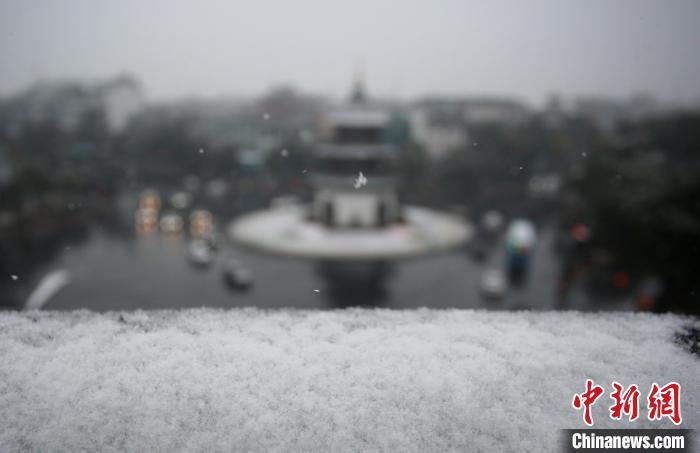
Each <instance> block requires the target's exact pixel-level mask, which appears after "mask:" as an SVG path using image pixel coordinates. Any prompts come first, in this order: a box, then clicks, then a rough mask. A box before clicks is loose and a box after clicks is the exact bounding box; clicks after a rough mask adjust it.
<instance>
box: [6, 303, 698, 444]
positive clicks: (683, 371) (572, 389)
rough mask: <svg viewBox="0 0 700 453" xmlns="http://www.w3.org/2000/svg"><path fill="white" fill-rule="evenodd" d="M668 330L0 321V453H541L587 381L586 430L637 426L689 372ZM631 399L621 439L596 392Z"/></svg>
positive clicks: (383, 314)
mask: <svg viewBox="0 0 700 453" xmlns="http://www.w3.org/2000/svg"><path fill="white" fill-rule="evenodd" d="M691 322H692V321H691V320H690V319H688V318H682V317H678V316H671V315H668V316H653V315H643V314H631V313H630V314H600V315H598V314H582V313H574V312H565V313H533V312H519V313H508V312H479V311H476V312H475V311H458V310H428V309H422V310H417V311H390V310H359V309H357V310H346V311H328V312H327V311H314V312H311V311H268V312H264V311H259V310H255V309H239V310H231V311H217V310H209V309H200V310H185V311H154V312H129V313H126V312H125V313H107V314H97V313H92V312H87V311H78V312H65V313H59V312H24V313H15V312H12V313H3V314H0V417H1V418H2V430H1V432H0V451H3V452H11V451H20V450H21V451H42V452H51V451H71V452H79V451H149V452H150V451H261V452H268V451H318V452H331V451H332V452H344V451H403V452H411V451H415V452H431V451H533V452H535V451H536V452H539V451H556V450H557V449H558V443H557V442H558V441H559V436H560V433H559V429H560V428H581V427H584V425H583V422H582V417H581V413H580V412H579V411H574V409H573V408H572V407H571V399H572V396H573V394H574V393H576V392H582V391H583V388H584V383H585V380H586V378H592V379H594V380H595V382H596V383H597V384H600V385H602V386H603V387H604V388H605V389H606V393H605V395H604V396H603V398H601V399H600V400H599V402H598V403H597V404H596V405H595V406H594V410H593V417H594V422H595V427H609V428H612V427H619V428H621V427H627V428H629V427H636V428H645V427H652V426H653V427H672V425H671V424H670V422H668V421H667V420H664V421H663V422H655V423H652V422H649V421H648V420H646V394H647V392H648V390H649V386H650V385H651V383H652V382H658V383H659V384H662V385H663V384H665V383H667V382H670V381H678V382H680V383H681V385H682V412H683V417H684V420H683V425H682V427H684V428H700V426H699V425H698V422H699V421H700V400H699V396H698V395H700V392H699V390H700V379H698V377H699V376H700V359H698V357H697V356H695V355H692V354H690V353H689V352H688V351H686V350H684V349H683V348H682V347H681V346H679V345H678V344H677V343H676V342H674V335H675V334H676V333H677V332H679V331H681V330H682V329H683V327H684V326H686V325H688V324H689V323H691ZM613 380H616V381H618V382H620V383H622V384H624V385H629V384H633V383H634V384H637V385H639V386H640V387H641V391H642V399H641V400H640V408H641V409H642V416H641V417H640V419H639V420H637V421H636V422H634V423H629V422H624V421H613V420H610V418H609V417H608V415H607V408H608V406H609V405H610V404H611V403H610V402H611V400H610V398H609V394H610V388H611V382H612V381H613Z"/></svg>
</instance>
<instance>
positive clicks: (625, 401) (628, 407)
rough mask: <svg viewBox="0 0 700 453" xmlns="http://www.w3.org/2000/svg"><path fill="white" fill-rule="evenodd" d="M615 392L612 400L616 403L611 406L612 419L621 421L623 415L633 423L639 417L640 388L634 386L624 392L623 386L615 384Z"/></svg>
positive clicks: (611, 396)
mask: <svg viewBox="0 0 700 453" xmlns="http://www.w3.org/2000/svg"><path fill="white" fill-rule="evenodd" d="M612 385H613V389H615V390H613V392H612V393H611V394H610V398H612V399H613V401H614V403H613V405H612V406H610V418H612V419H613V420H620V419H621V418H622V414H626V415H627V416H628V417H629V421H631V422H633V421H635V420H636V419H637V418H638V417H639V387H637V386H636V385H634V384H632V385H630V386H629V387H627V389H626V390H625V391H624V392H623V389H624V388H623V387H622V385H620V384H618V383H617V382H613V383H612Z"/></svg>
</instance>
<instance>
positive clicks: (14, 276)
mask: <svg viewBox="0 0 700 453" xmlns="http://www.w3.org/2000/svg"><path fill="white" fill-rule="evenodd" d="M10 277H11V278H12V280H17V279H18V278H19V277H18V276H17V275H16V274H12V275H11V276H10Z"/></svg>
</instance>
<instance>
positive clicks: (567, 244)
mask: <svg viewBox="0 0 700 453" xmlns="http://www.w3.org/2000/svg"><path fill="white" fill-rule="evenodd" d="M142 3H144V2H136V1H126V2H110V3H107V2H87V1H85V2H83V1H77V0H67V1H45V2H21V1H3V2H2V5H1V6H0V7H1V8H2V14H0V68H1V70H0V305H1V306H2V308H3V309H22V308H43V309H77V308H87V309H92V310H117V309H136V308H144V309H155V308H178V307H194V306H213V307H235V306H257V307H264V308H274V307H297V308H336V307H346V306H354V305H362V306H381V307H390V308H412V307H420V306H427V307H432V308H437V307H458V308H487V309H496V310H504V309H505V310H511V309H577V310H633V311H659V312H665V311H674V312H683V313H695V314H697V313H699V312H700V308H699V307H700V299H699V297H700V294H699V291H700V270H699V269H700V266H699V263H698V262H699V258H700V159H699V157H700V154H699V153H700V59H698V55H700V4H699V3H697V2H694V1H687V2H685V1H677V2H670V3H669V2H645V1H613V2H609V1H594V2H567V1H564V2H561V1H535V2H527V3H513V2H499V1H496V2H488V3H487V2H483V3H482V2H463V1H437V2H408V3H405V2H401V4H400V5H399V3H398V2H391V1H369V0H359V1H354V2H342V3H341V2H321V1H301V2H286V3H282V2H264V1H263V2H254V3H253V2H243V1H234V2H187V3H186V2H165V1H154V2H146V3H147V4H142ZM358 92H360V93H361V96H362V97H364V98H366V99H367V102H371V104H372V106H373V108H375V109H381V111H382V112H385V114H386V115H387V118H388V120H387V122H386V124H385V125H384V126H385V127H384V129H383V130H382V136H381V141H382V143H384V144H388V145H390V146H391V147H392V149H395V150H396V152H395V167H392V172H394V173H393V174H395V175H396V176H397V178H398V181H399V184H398V186H397V188H396V190H397V194H398V197H399V199H400V200H401V203H403V204H410V205H418V206H425V207H429V208H431V209H434V210H436V211H439V212H443V213H449V214H451V215H453V216H456V217H458V218H460V219H462V221H463V222H464V223H465V224H466V225H469V226H470V227H471V229H472V231H473V236H472V237H471V239H470V240H469V241H467V242H466V243H464V244H462V245H459V246H458V247H454V248H452V249H451V250H448V251H442V252H440V253H434V254H428V255H426V256H422V257H416V258H413V259H401V260H382V261H374V262H372V263H370V264H369V267H370V268H371V269H372V271H371V278H364V279H349V283H348V282H346V284H340V283H339V280H342V279H343V278H342V276H341V277H339V276H338V274H343V272H345V271H344V270H343V268H342V266H343V264H344V260H343V257H342V256H339V257H336V259H334V260H333V262H332V263H330V264H329V263H328V262H325V261H324V262H319V261H317V260H310V259H302V258H299V257H295V256H284V255H275V254H270V253H261V252H257V251H255V250H253V249H251V248H249V247H245V246H242V245H241V244H238V243H236V241H234V240H232V237H231V234H229V233H230V226H231V222H233V221H235V219H237V218H239V217H240V216H241V215H244V214H247V213H250V212H254V211H257V210H264V209H268V208H269V207H270V206H282V205H290V204H291V205H297V204H302V205H303V204H305V203H310V202H311V201H312V200H313V198H314V193H315V192H316V191H317V190H318V187H317V186H314V184H312V183H311V182H310V179H309V174H310V173H312V172H314V171H318V167H316V166H315V157H314V156H315V154H314V152H315V151H314V150H315V149H316V148H317V147H318V145H319V143H320V141H321V136H322V133H321V131H322V128H321V127H320V125H321V124H322V123H323V119H324V117H325V116H326V115H327V114H328V112H329V111H333V110H334V109H338V108H339V107H341V106H343V105H346V104H347V103H348V102H350V101H352V100H353V97H357V95H358ZM363 170H365V169H364V168H363V167H362V166H359V167H356V166H353V167H352V171H353V172H356V173H357V171H360V172H362V171H363ZM371 173H372V170H371V169H369V168H368V169H366V170H365V171H364V173H360V174H359V175H362V176H365V175H366V176H367V179H368V180H369V182H370V183H371V182H372V176H371V175H370V174H371ZM359 175H358V176H359ZM363 183H364V182H363V181H362V180H361V178H358V184H359V185H362V184H363ZM346 264H347V263H346ZM339 269H340V270H339Z"/></svg>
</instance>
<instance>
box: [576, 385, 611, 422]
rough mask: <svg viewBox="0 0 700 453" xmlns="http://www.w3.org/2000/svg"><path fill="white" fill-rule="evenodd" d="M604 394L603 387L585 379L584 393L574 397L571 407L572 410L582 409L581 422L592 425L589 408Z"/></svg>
mask: <svg viewBox="0 0 700 453" xmlns="http://www.w3.org/2000/svg"><path fill="white" fill-rule="evenodd" d="M603 393H605V390H604V389H603V387H601V386H599V385H594V384H593V380H591V379H586V391H585V392H583V393H577V394H575V395H574V400H573V401H572V402H571V405H572V406H574V409H577V410H580V409H581V408H583V421H584V422H585V423H586V424H587V425H588V426H591V425H593V417H592V416H591V406H593V405H594V404H595V402H596V400H597V399H598V398H600V396H601V395H602V394H603Z"/></svg>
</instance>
